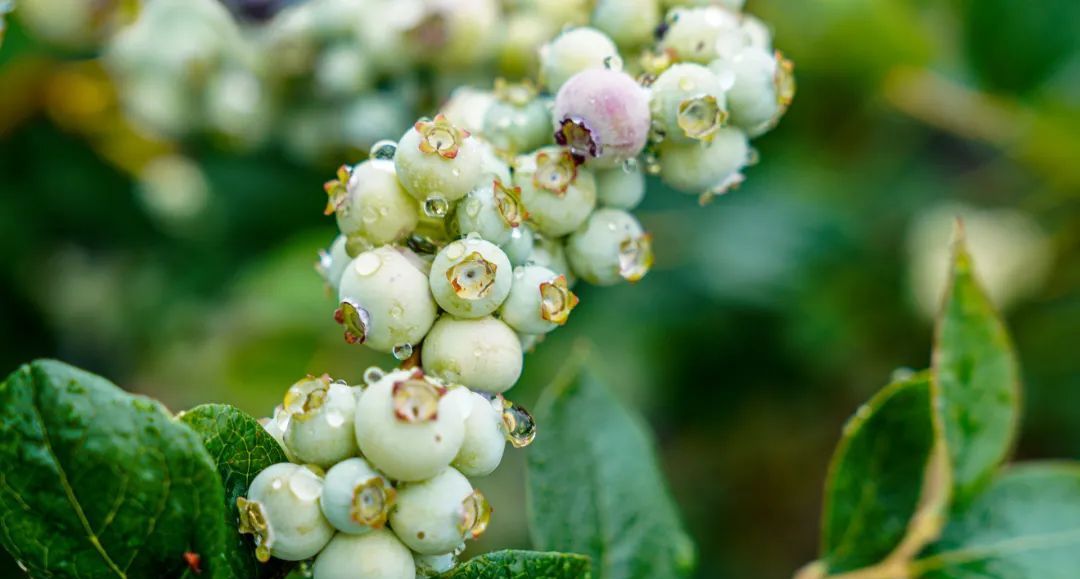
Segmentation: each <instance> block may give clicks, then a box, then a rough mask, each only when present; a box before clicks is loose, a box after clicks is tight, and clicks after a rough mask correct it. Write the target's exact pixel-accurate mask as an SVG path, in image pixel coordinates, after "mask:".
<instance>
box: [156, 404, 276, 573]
mask: <svg viewBox="0 0 1080 579" xmlns="http://www.w3.org/2000/svg"><path fill="white" fill-rule="evenodd" d="M178 418H179V419H180V420H182V421H183V422H184V423H185V424H187V425H188V426H189V427H191V429H192V430H194V431H195V432H196V433H197V434H198V435H199V436H201V437H202V440H203V445H204V446H205V447H206V450H207V452H209V453H210V457H211V458H213V459H214V462H215V463H216V464H217V470H218V475H219V476H220V477H221V482H222V484H224V486H225V520H226V523H227V524H228V526H229V529H230V530H231V531H230V532H231V540H230V541H229V542H228V545H229V557H231V558H233V560H234V562H233V567H234V568H239V569H244V575H243V576H244V577H264V578H269V577H284V576H285V575H287V574H288V572H289V570H290V569H291V568H292V567H293V566H294V564H292V563H289V562H286V561H281V560H279V559H271V561H270V562H269V563H266V564H262V563H259V562H258V561H257V560H256V559H255V546H254V545H253V544H252V542H251V537H250V536H244V535H241V534H240V533H239V531H238V530H237V525H238V523H239V520H238V518H237V516H236V498H237V497H241V496H245V495H246V494H247V489H248V487H249V486H251V481H252V480H253V479H254V478H255V476H256V475H258V474H259V472H260V471H262V470H263V469H264V468H266V467H268V466H270V465H272V464H277V463H279V462H288V458H286V457H285V451H283V450H282V449H281V445H279V444H278V442H277V441H276V440H274V438H273V437H272V436H270V434H269V433H267V432H266V429H264V428H263V427H262V426H261V425H260V424H259V422H258V421H257V420H255V419H254V418H252V417H251V416H248V415H247V414H244V413H243V412H241V411H240V410H238V409H236V408H234V407H232V406H228V405H226V404H203V405H201V406H196V407H195V408H192V409H191V410H189V411H187V412H184V413H183V414H181V415H179V416H178Z"/></svg>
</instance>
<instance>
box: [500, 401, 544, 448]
mask: <svg viewBox="0 0 1080 579" xmlns="http://www.w3.org/2000/svg"><path fill="white" fill-rule="evenodd" d="M502 421H503V428H504V429H505V432H506V440H507V441H508V442H509V443H510V444H511V445H513V446H514V448H524V447H526V446H529V444H531V443H532V441H533V439H534V438H536V421H535V420H533V417H532V414H529V411H528V410H525V408H524V407H523V406H519V405H518V404H515V403H513V402H510V401H509V400H505V401H504V402H503V414H502Z"/></svg>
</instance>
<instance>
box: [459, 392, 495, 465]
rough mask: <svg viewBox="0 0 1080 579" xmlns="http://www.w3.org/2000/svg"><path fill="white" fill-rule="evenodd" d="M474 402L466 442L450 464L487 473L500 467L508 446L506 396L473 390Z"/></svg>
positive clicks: (466, 422) (471, 400) (468, 422)
mask: <svg viewBox="0 0 1080 579" xmlns="http://www.w3.org/2000/svg"><path fill="white" fill-rule="evenodd" d="M470 402H471V404H472V411H471V412H470V413H469V418H468V419H467V420H466V421H465V442H464V443H462V445H461V450H460V451H458V454H457V456H455V457H454V462H452V463H450V466H452V467H454V468H456V469H458V471H460V472H461V473H462V474H464V475H466V476H487V475H489V474H491V473H493V472H495V469H496V468H498V467H499V463H500V462H502V456H503V450H504V449H505V448H506V434H505V433H504V432H503V417H502V416H503V399H502V397H501V396H494V397H492V396H490V395H488V396H485V395H483V394H479V393H477V392H472V393H471V395H470Z"/></svg>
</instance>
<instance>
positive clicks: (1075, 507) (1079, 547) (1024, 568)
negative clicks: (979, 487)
mask: <svg viewBox="0 0 1080 579" xmlns="http://www.w3.org/2000/svg"><path fill="white" fill-rule="evenodd" d="M1078 572H1080V464H1078V463H1075V462H1069V463H1049V462H1046V463H1031V464H1025V465H1021V466H1016V467H1012V468H1010V469H1008V470H1006V471H1005V472H1004V473H1003V474H1002V475H1001V476H1000V477H999V478H998V479H997V480H995V481H994V482H993V484H991V485H990V487H988V488H987V489H986V491H985V492H984V493H983V494H981V495H980V496H979V497H978V498H976V499H975V501H974V502H973V503H972V504H971V506H970V508H968V509H967V510H966V511H964V512H963V513H962V514H959V515H954V518H953V520H952V521H951V522H950V523H949V525H948V527H946V529H945V532H944V534H943V536H942V539H941V541H940V542H939V543H938V544H936V545H935V546H934V548H933V550H932V551H931V552H930V554H929V555H928V556H926V557H924V558H923V559H921V560H919V561H916V562H915V563H914V564H912V566H911V576H912V577H923V578H926V579H986V578H990V577H1001V578H1007V579H1075V577H1077V574H1078Z"/></svg>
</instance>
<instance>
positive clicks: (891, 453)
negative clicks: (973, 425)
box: [822, 372, 949, 573]
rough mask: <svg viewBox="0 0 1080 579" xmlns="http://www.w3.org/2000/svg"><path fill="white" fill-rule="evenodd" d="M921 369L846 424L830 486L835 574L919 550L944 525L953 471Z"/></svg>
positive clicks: (826, 520) (826, 553)
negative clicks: (942, 513) (945, 458)
mask: <svg viewBox="0 0 1080 579" xmlns="http://www.w3.org/2000/svg"><path fill="white" fill-rule="evenodd" d="M942 448H943V447H942V445H941V444H940V434H939V430H938V428H937V426H936V420H935V417H934V410H933V405H932V404H931V391H930V374H929V372H922V373H919V374H916V375H914V376H911V377H909V378H907V379H904V380H899V381H897V382H894V383H892V384H890V385H889V386H887V387H886V388H885V389H883V390H882V391H881V392H878V394H877V395H875V396H874V397H873V398H872V399H871V400H870V402H868V403H867V404H866V405H865V406H863V407H861V408H860V409H859V410H858V412H857V413H856V414H855V416H853V417H852V418H851V419H850V420H849V421H848V423H847V425H846V426H845V427H844V435H843V438H842V439H841V441H840V444H839V445H838V447H837V449H836V453H835V454H834V455H833V460H832V464H831V466H830V468H829V476H828V480H827V481H826V484H825V508H824V513H823V515H822V526H823V529H822V561H823V562H824V565H825V568H826V569H827V570H828V572H830V573H840V572H844V571H851V570H854V569H859V568H862V567H868V566H871V565H874V564H878V563H880V562H882V561H884V560H886V559H889V558H897V559H907V558H910V557H911V556H913V555H915V554H916V553H917V552H918V551H919V550H920V549H921V548H922V547H923V546H924V545H925V544H926V542H927V541H929V540H932V539H934V538H936V535H937V532H938V531H939V530H940V523H939V521H940V514H941V511H942V510H944V508H945V506H946V504H947V500H948V488H949V486H948V469H947V462H946V461H944V460H943V458H944V455H943V453H942Z"/></svg>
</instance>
